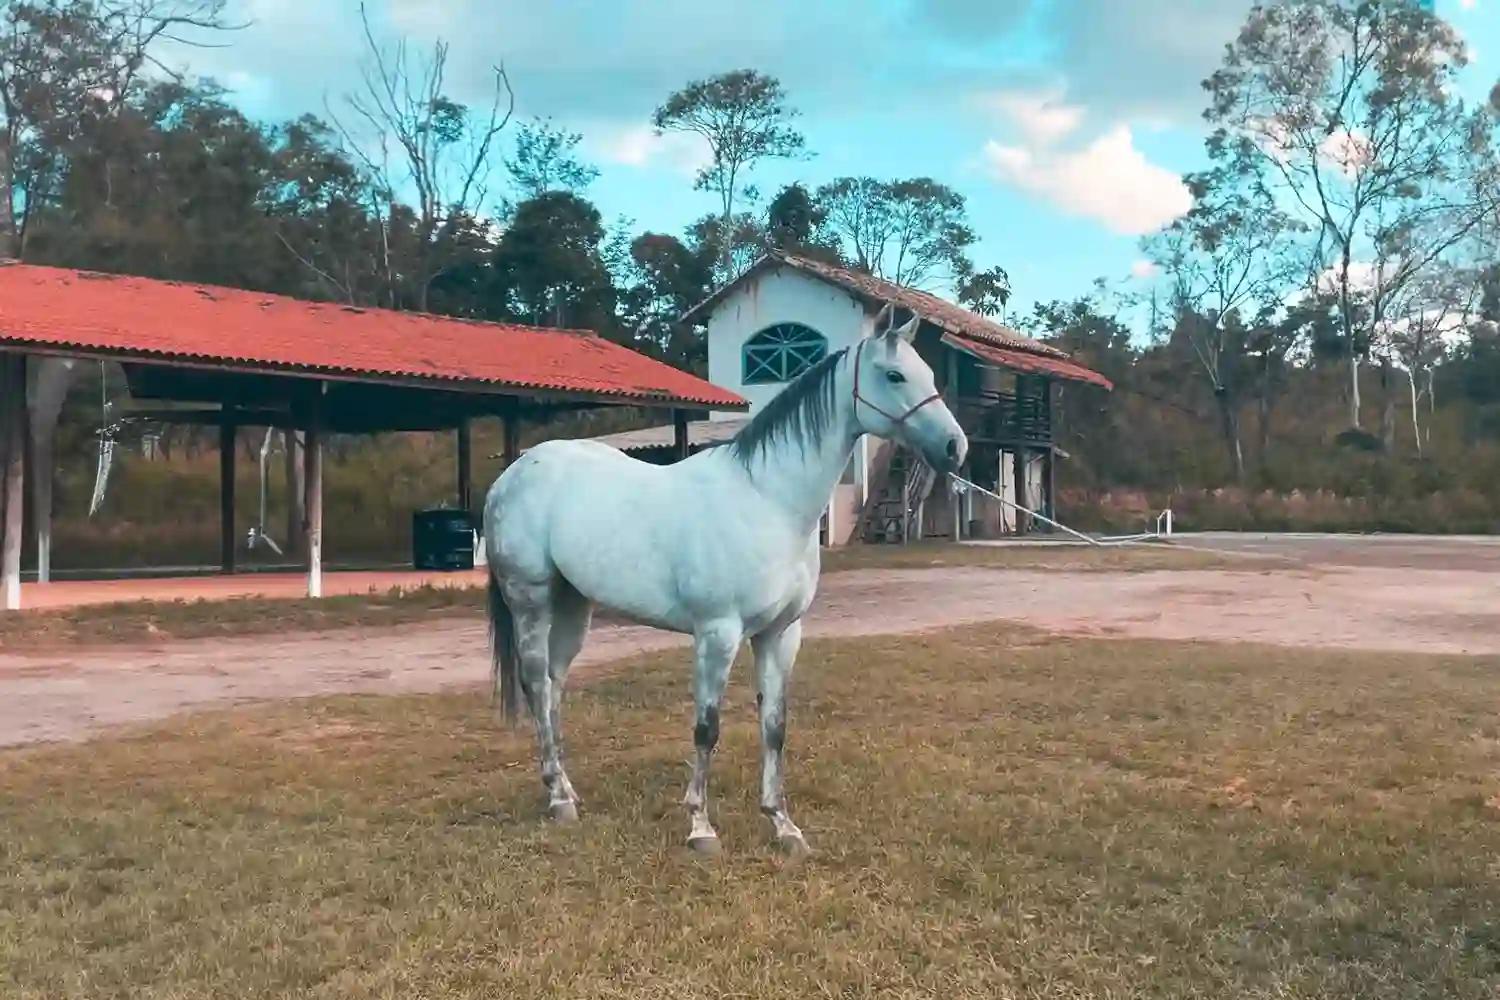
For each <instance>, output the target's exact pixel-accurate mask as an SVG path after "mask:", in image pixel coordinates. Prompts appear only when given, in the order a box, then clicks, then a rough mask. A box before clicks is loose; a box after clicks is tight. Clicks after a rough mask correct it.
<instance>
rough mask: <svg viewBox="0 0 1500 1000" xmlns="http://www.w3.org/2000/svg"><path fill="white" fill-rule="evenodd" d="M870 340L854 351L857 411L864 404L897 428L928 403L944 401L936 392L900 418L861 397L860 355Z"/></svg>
mask: <svg viewBox="0 0 1500 1000" xmlns="http://www.w3.org/2000/svg"><path fill="white" fill-rule="evenodd" d="M868 339H869V338H868V337H866V338H864V339H863V340H861V341H860V342H859V346H858V347H856V348H855V349H854V406H855V409H856V410H858V408H859V404H860V403H864V404H865V405H866V406H868V407H869V408H870V409H872V410H874V411H875V412H876V413H878V414H880V415H881V416H882V417H885V419H887V420H889V421H890V422H891V423H893V424H895V425H896V426H897V427H900V426H901V425H902V424H904V423H906V421H907V419H908V418H909V417H911V415H912V414H913V413H916V412H917V411H918V410H920V409H921V408H922V407H924V406H926V405H927V404H928V403H931V402H933V401H934V400H938V399H942V398H943V394H942V393H940V392H934V393H933V394H932V395H931V396H928V397H927V398H926V399H924V400H922V401H921V402H920V403H917V404H916V405H915V406H913V407H912V408H911V409H909V410H907V411H906V412H905V413H903V414H901V416H899V417H898V416H896V415H895V414H894V413H888V412H887V411H885V410H883V409H881V408H880V407H879V406H877V405H876V404H875V403H872V402H870V400H868V399H866V398H865V397H863V396H861V395H860V394H859V369H860V364H859V359H860V355H861V354H863V353H864V349H865V341H866V340H868Z"/></svg>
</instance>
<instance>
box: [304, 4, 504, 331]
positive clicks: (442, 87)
mask: <svg viewBox="0 0 1500 1000" xmlns="http://www.w3.org/2000/svg"><path fill="white" fill-rule="evenodd" d="M360 18H361V21H362V24H363V26H364V36H365V45H366V50H367V51H366V57H365V61H364V64H363V65H362V66H361V67H360V72H361V75H362V77H363V87H362V89H361V90H360V92H358V93H354V94H349V95H347V96H346V97H345V99H344V101H345V104H346V107H347V110H346V113H345V115H344V117H343V118H340V117H339V115H337V114H335V113H333V112H332V110H331V109H330V114H331V115H332V117H333V120H334V123H335V124H336V125H337V126H338V128H339V130H340V132H341V133H342V134H343V136H344V139H345V141H346V142H347V143H348V145H349V147H350V149H351V150H353V151H354V152H355V153H356V155H358V156H359V158H360V159H361V161H362V163H363V165H364V167H365V169H366V170H368V171H369V173H370V176H371V177H372V178H374V180H375V186H374V188H373V190H374V191H375V193H376V198H375V199H374V203H373V204H372V209H373V210H374V211H375V213H376V214H377V215H378V216H380V217H381V218H382V220H383V222H384V224H385V226H386V229H387V243H386V247H385V252H386V256H387V259H386V262H385V265H386V266H385V271H386V275H387V281H388V284H389V286H390V293H389V298H390V301H389V302H388V304H389V305H392V306H396V307H403V306H410V307H411V308H414V309H417V310H419V311H426V310H427V307H428V298H429V295H430V292H431V288H432V284H433V282H434V281H435V280H436V279H437V278H438V277H439V276H440V275H442V274H443V272H444V271H445V270H446V269H447V268H448V267H450V266H452V265H453V264H454V263H455V262H456V261H459V260H462V259H464V255H463V253H462V243H463V239H462V237H463V235H464V233H465V232H466V231H467V230H470V229H472V228H473V226H474V225H475V224H476V220H477V218H478V217H479V216H480V215H481V210H482V208H483V207H484V206H485V205H486V204H487V203H488V199H489V184H490V181H491V179H492V178H491V175H492V173H493V170H494V164H493V162H492V160H493V156H494V153H495V141H496V138H497V137H498V136H499V135H500V133H501V132H503V131H504V130H505V127H506V126H507V125H508V124H509V123H510V119H511V115H512V114H513V113H514V111H515V94H514V93H513V92H512V90H511V86H510V78H509V77H508V76H507V75H506V72H505V68H504V67H503V66H496V67H495V68H494V73H493V88H492V92H491V97H490V103H489V107H488V108H484V109H481V110H479V111H478V113H475V110H474V109H472V108H470V107H468V106H467V105H464V104H461V103H459V102H457V101H455V100H453V99H452V98H451V97H449V96H448V95H447V93H446V92H445V91H446V89H447V69H448V43H447V42H445V41H443V40H441V39H439V40H438V41H436V42H434V43H433V46H432V49H431V51H430V52H429V53H428V54H427V55H425V56H415V57H414V56H413V55H412V54H411V52H410V50H409V49H408V48H407V44H406V41H405V40H404V39H401V40H398V41H397V42H396V43H395V44H394V45H388V44H384V43H382V42H381V41H380V40H378V39H377V38H376V37H375V33H374V30H373V29H372V28H371V27H370V18H369V13H368V12H367V11H366V9H365V7H364V5H363V4H361V5H360ZM356 121H357V122H359V123H362V125H354V124H351V123H352V122H356ZM361 130H362V131H363V133H364V134H360V133H361ZM407 191H409V192H411V193H412V194H414V195H415V204H414V205H413V210H414V217H413V220H412V226H413V228H412V231H411V232H410V233H409V234H404V235H405V236H406V237H407V238H405V239H403V238H402V236H403V234H399V233H398V232H397V231H396V227H395V223H396V221H397V213H396V212H395V211H394V210H393V209H394V206H395V205H396V203H397V201H398V199H399V198H400V197H401V195H402V194H403V193H404V192H407ZM401 244H404V245H405V246H406V247H407V249H408V250H409V253H410V256H409V259H405V260H401V259H398V258H397V257H396V254H395V250H396V249H397V247H398V245H401Z"/></svg>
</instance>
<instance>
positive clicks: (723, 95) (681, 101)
mask: <svg viewBox="0 0 1500 1000" xmlns="http://www.w3.org/2000/svg"><path fill="white" fill-rule="evenodd" d="M796 117H797V112H796V110H794V109H793V108H792V107H790V106H789V105H788V104H787V98H786V92H785V91H784V90H783V89H782V86H781V82H780V81H779V80H777V79H776V78H775V77H772V76H766V75H765V74H763V73H758V72H756V71H755V70H752V69H742V70H735V71H733V72H730V73H724V74H722V75H720V76H716V77H711V78H709V79H706V80H694V81H692V82H691V83H689V84H688V85H687V86H686V87H683V88H682V89H681V90H679V91H677V92H676V93H674V94H672V95H671V96H670V97H668V98H667V100H666V101H665V103H663V104H662V105H661V107H659V108H657V109H656V112H655V114H653V115H652V117H651V121H652V124H654V125H655V126H656V130H657V133H658V134H660V133H662V132H685V133H688V134H690V135H697V136H700V137H701V138H702V139H703V140H704V141H705V142H706V143H708V149H709V155H710V160H709V163H708V165H707V166H705V167H704V168H703V169H702V170H700V171H698V176H697V179H696V187H697V188H698V190H700V191H712V192H714V193H715V194H716V195H718V197H719V205H720V211H719V223H720V229H721V231H724V232H728V231H731V230H733V229H734V228H735V227H734V223H733V221H732V220H733V219H734V217H735V203H736V202H737V201H739V200H747V201H748V200H751V199H753V197H754V193H755V192H754V189H753V188H750V187H748V186H747V184H746V177H747V175H748V174H749V172H750V171H751V169H753V168H754V166H755V165H756V164H757V163H759V162H761V161H762V160H767V159H787V158H793V157H798V156H801V155H803V153H804V151H805V148H806V140H805V139H804V138H803V136H802V133H801V132H798V131H797V130H796V128H794V127H793V125H792V122H793V121H794V120H795V118H796ZM720 254H721V256H720V258H719V269H720V273H719V279H720V280H721V281H727V280H729V279H730V278H731V277H733V276H734V273H735V272H734V269H733V260H734V258H733V247H732V241H730V240H726V241H724V242H723V244H722V246H721V247H720Z"/></svg>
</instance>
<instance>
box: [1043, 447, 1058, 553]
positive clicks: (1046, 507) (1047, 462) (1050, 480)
mask: <svg viewBox="0 0 1500 1000" xmlns="http://www.w3.org/2000/svg"><path fill="white" fill-rule="evenodd" d="M1042 489H1043V490H1045V491H1046V496H1044V497H1042V513H1043V514H1046V515H1047V517H1049V518H1051V519H1052V520H1054V521H1056V520H1057V449H1055V448H1053V447H1051V446H1050V445H1049V446H1048V447H1047V453H1046V454H1045V455H1043V456H1042ZM1052 530H1054V529H1053V528H1052V526H1051V525H1050V524H1049V525H1048V526H1047V531H1048V532H1051V531H1052Z"/></svg>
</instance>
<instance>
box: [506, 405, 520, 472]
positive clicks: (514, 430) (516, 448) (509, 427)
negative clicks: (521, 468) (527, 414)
mask: <svg viewBox="0 0 1500 1000" xmlns="http://www.w3.org/2000/svg"><path fill="white" fill-rule="evenodd" d="M502 455H503V456H504V460H505V467H506V468H507V469H508V468H510V467H511V466H512V465H514V464H515V461H516V459H518V458H520V457H521V418H520V417H518V416H516V415H515V413H511V414H509V415H508V416H506V418H505V446H504V450H503V452H502Z"/></svg>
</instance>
